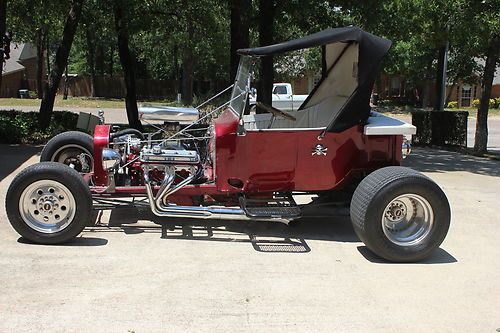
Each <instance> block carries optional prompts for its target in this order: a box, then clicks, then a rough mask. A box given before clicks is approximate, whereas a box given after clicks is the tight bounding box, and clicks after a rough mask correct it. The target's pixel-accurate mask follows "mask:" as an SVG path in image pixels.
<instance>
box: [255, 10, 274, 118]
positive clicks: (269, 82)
mask: <svg viewBox="0 0 500 333" xmlns="http://www.w3.org/2000/svg"><path fill="white" fill-rule="evenodd" d="M273 20H274V0H259V44H260V46H265V45H270V44H272V43H273ZM273 74H274V71H273V57H270V56H268V57H262V58H261V61H260V71H259V77H260V78H259V84H258V87H257V92H258V93H257V100H258V101H259V102H262V103H264V104H267V105H269V106H271V105H272V99H273V98H272V96H273V94H272V90H273V81H274V76H273ZM264 112H265V111H264V110H261V109H260V108H257V113H264Z"/></svg>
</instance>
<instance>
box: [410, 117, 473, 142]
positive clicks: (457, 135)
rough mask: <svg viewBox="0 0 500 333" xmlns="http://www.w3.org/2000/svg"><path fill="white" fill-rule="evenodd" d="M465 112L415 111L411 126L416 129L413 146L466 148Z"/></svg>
mask: <svg viewBox="0 0 500 333" xmlns="http://www.w3.org/2000/svg"><path fill="white" fill-rule="evenodd" d="M468 116H469V113H468V112H467V111H416V112H413V113H412V124H413V125H415V126H416V127H417V134H416V135H414V136H413V143H414V144H415V145H439V146H458V147H466V146H467V117H468Z"/></svg>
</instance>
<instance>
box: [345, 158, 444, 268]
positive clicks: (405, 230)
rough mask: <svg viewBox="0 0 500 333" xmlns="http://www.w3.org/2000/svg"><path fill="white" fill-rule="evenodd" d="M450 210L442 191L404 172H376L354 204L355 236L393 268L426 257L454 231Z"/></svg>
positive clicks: (390, 169) (409, 171)
mask: <svg viewBox="0 0 500 333" xmlns="http://www.w3.org/2000/svg"><path fill="white" fill-rule="evenodd" d="M450 218H451V212H450V205H449V203H448V199H447V198H446V195H445V194H444V192H443V191H442V190H441V188H440V187H439V186H438V185H437V184H436V183H434V182H433V181H432V180H431V179H429V178H428V177H426V176H424V175H422V174H421V173H419V172H417V171H415V170H412V169H409V168H404V167H386V168H382V169H379V170H377V171H374V172H373V173H371V174H370V175H368V176H367V177H365V179H363V181H362V182H361V183H360V184H359V185H358V187H357V188H356V191H355V192H354V195H353V197H352V201H351V220H352V224H353V227H354V231H355V232H356V234H357V235H358V237H359V238H360V239H361V241H363V243H365V245H366V247H368V248H369V249H370V250H371V251H372V252H374V253H375V254H376V255H378V256H380V257H382V258H384V259H386V260H389V261H394V262H415V261H420V260H422V259H425V258H426V257H428V256H429V255H430V254H431V253H432V252H433V251H434V250H435V249H436V248H437V247H438V246H439V245H440V244H441V243H442V242H443V240H444V238H445V237H446V234H447V232H448V229H449V226H450Z"/></svg>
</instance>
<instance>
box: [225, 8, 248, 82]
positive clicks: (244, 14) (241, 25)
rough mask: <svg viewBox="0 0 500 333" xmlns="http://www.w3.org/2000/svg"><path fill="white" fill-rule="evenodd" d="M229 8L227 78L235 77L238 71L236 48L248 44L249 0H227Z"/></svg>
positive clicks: (244, 46)
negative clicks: (228, 61) (229, 33)
mask: <svg viewBox="0 0 500 333" xmlns="http://www.w3.org/2000/svg"><path fill="white" fill-rule="evenodd" d="M229 6H230V9H231V49H230V52H231V54H230V59H231V61H230V70H229V80H230V81H232V80H234V79H235V77H236V72H237V71H238V63H239V58H240V57H239V56H238V54H237V53H236V51H237V50H238V49H242V48H246V47H249V46H250V15H251V3H250V0H229Z"/></svg>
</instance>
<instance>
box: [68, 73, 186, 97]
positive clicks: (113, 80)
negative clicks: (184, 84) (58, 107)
mask: <svg viewBox="0 0 500 333" xmlns="http://www.w3.org/2000/svg"><path fill="white" fill-rule="evenodd" d="M175 87H176V82H175V81H174V80H141V79H138V80H136V88H137V98H138V99H142V100H146V99H165V98H173V97H174V96H175V95H176V88H175ZM63 89H64V77H63V78H62V80H61V85H60V86H59V94H63ZM94 89H95V95H96V97H104V98H124V97H125V93H126V91H125V82H124V80H123V78H122V77H118V76H113V77H111V76H98V77H96V82H95V87H94ZM68 95H69V96H74V97H78V96H86V97H88V96H90V77H89V76H73V77H69V78H68Z"/></svg>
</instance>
